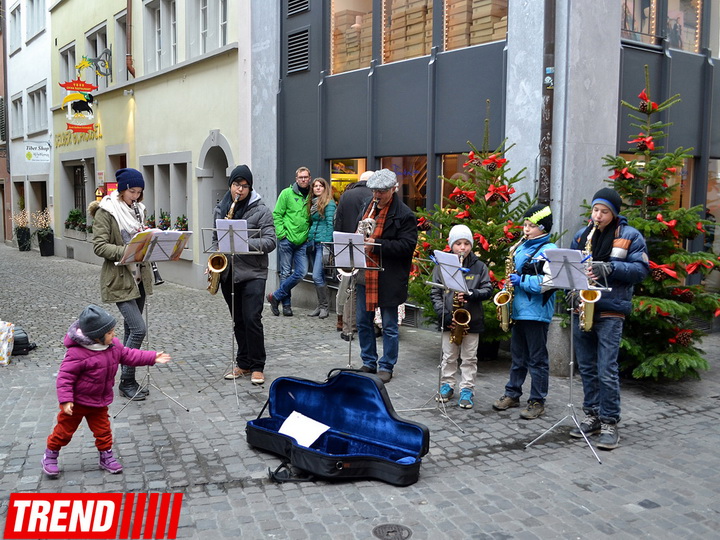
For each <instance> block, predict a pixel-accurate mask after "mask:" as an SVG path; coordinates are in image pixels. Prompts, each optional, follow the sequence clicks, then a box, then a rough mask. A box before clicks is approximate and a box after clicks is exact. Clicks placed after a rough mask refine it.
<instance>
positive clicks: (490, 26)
mask: <svg viewBox="0 0 720 540" xmlns="http://www.w3.org/2000/svg"><path fill="white" fill-rule="evenodd" d="M507 15H508V3H507V0H445V50H446V51H450V50H453V49H459V48H461V47H467V46H469V45H479V44H481V43H489V42H491V41H499V40H502V39H505V38H506V35H507Z"/></svg>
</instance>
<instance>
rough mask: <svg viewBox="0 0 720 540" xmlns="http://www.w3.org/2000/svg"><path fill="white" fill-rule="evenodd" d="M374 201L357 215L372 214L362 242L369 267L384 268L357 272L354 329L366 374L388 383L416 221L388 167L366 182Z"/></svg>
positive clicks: (395, 353) (364, 216) (404, 297)
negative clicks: (377, 318) (379, 339)
mask: <svg viewBox="0 0 720 540" xmlns="http://www.w3.org/2000/svg"><path fill="white" fill-rule="evenodd" d="M367 187H368V188H370V189H371V190H372V194H373V199H372V201H370V203H369V204H368V205H367V206H366V207H365V209H364V210H363V212H362V213H361V214H360V215H359V216H358V221H360V220H361V219H366V218H368V217H372V218H373V219H374V220H375V228H374V230H373V232H372V233H371V235H370V237H369V238H368V239H367V242H368V243H370V244H377V245H368V246H366V253H367V257H368V259H369V260H370V261H371V262H369V265H368V266H370V267H373V266H380V265H382V270H381V271H377V270H368V271H364V272H361V274H364V275H361V276H360V278H359V279H358V285H357V327H358V337H359V338H360V357H361V358H362V361H363V366H362V368H360V369H361V370H362V371H365V372H367V373H377V375H378V377H380V379H381V380H382V381H383V382H384V383H387V382H389V381H390V379H392V376H393V369H394V367H395V363H396V362H397V359H398V346H399V333H398V306H399V305H400V304H402V303H404V302H405V300H407V292H408V280H409V277H410V266H411V264H412V256H413V253H414V251H415V245H416V243H417V219H416V218H415V214H414V213H413V211H412V210H410V208H408V206H407V205H406V204H405V203H403V202H402V201H401V200H400V198H399V197H398V196H397V194H396V191H397V187H398V182H397V176H396V175H395V173H394V172H392V171H390V170H388V169H381V170H379V171H376V172H375V173H374V174H373V175H372V176H371V177H370V179H369V180H368V182H367ZM376 307H379V308H380V314H381V316H382V328H383V355H382V357H381V358H380V359H378V353H377V343H376V341H375V329H374V323H373V319H374V315H375V308H376Z"/></svg>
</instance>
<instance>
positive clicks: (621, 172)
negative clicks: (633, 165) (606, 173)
mask: <svg viewBox="0 0 720 540" xmlns="http://www.w3.org/2000/svg"><path fill="white" fill-rule="evenodd" d="M621 176H622V177H623V178H624V179H625V180H629V179H630V178H635V175H634V174H633V173H631V172H630V171H628V168H627V167H625V168H624V169H615V174H613V175H612V176H611V177H610V180H617V179H618V178H620V177H621Z"/></svg>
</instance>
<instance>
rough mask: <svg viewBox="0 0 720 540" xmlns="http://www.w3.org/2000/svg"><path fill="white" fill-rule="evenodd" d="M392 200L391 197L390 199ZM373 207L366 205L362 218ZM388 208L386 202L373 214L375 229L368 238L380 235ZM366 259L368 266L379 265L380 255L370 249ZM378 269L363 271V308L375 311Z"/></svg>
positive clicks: (377, 299) (378, 288) (372, 238)
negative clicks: (384, 205) (383, 206)
mask: <svg viewBox="0 0 720 540" xmlns="http://www.w3.org/2000/svg"><path fill="white" fill-rule="evenodd" d="M391 200H392V199H391ZM372 208H373V205H372V204H371V205H370V206H368V208H367V210H365V214H364V215H363V219H365V218H366V217H368V214H369V213H370V210H371V209H372ZM389 208H390V204H388V205H387V206H386V207H385V208H383V209H381V210H380V212H379V213H378V214H376V215H375V216H374V218H373V219H375V230H374V231H373V233H372V234H371V235H370V239H371V240H372V241H373V242H375V241H376V240H377V239H379V238H381V237H382V233H383V229H384V228H385V218H386V217H387V214H388V209H389ZM367 259H368V260H369V261H370V262H369V264H368V265H369V266H370V267H373V268H375V267H377V268H379V267H380V257H379V256H378V255H376V254H375V253H374V252H372V251H370V252H368V253H367ZM379 284H380V271H378V270H370V271H366V272H365V310H366V311H375V308H376V307H378V304H379V302H380V285H379Z"/></svg>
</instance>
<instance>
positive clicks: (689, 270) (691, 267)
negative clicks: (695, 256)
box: [685, 259, 714, 274]
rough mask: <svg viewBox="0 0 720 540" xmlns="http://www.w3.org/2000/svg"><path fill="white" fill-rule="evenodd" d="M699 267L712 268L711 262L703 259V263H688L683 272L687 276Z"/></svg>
mask: <svg viewBox="0 0 720 540" xmlns="http://www.w3.org/2000/svg"><path fill="white" fill-rule="evenodd" d="M701 266H704V267H705V268H712V267H713V266H714V264H713V262H712V261H710V260H708V259H705V260H704V261H695V262H694V263H690V264H688V265H687V266H686V267H685V270H686V271H687V273H688V274H692V273H694V272H695V270H697V269H698V268H700V267H701Z"/></svg>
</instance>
